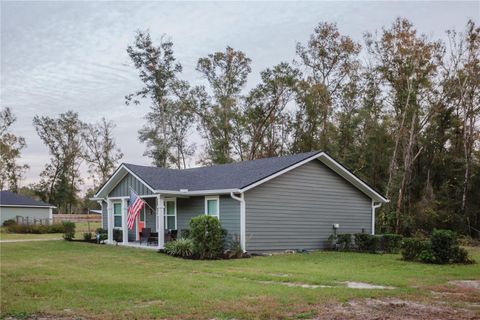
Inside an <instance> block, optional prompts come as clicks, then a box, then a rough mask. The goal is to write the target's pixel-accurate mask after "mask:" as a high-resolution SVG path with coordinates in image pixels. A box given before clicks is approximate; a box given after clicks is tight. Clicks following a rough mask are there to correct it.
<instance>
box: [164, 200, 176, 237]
mask: <svg viewBox="0 0 480 320" xmlns="http://www.w3.org/2000/svg"><path fill="white" fill-rule="evenodd" d="M165 229H168V230H176V229H177V201H176V200H175V199H173V200H168V199H166V200H165Z"/></svg>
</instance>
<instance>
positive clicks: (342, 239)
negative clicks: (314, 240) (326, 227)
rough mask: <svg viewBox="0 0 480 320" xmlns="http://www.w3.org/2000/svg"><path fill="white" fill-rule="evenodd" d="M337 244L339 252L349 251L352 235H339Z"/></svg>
mask: <svg viewBox="0 0 480 320" xmlns="http://www.w3.org/2000/svg"><path fill="white" fill-rule="evenodd" d="M337 244H338V246H339V249H340V250H350V249H351V248H352V235H351V234H350V233H344V234H339V235H338V236H337Z"/></svg>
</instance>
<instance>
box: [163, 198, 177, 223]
mask: <svg viewBox="0 0 480 320" xmlns="http://www.w3.org/2000/svg"><path fill="white" fill-rule="evenodd" d="M167 202H173V204H174V209H175V210H174V212H175V213H174V214H173V215H167ZM167 217H175V229H168V228H167V227H168V223H167V221H168V219H167ZM163 223H164V225H163V228H164V229H165V230H178V225H177V223H178V219H177V198H165V199H164V211H163Z"/></svg>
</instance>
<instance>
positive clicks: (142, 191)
mask: <svg viewBox="0 0 480 320" xmlns="http://www.w3.org/2000/svg"><path fill="white" fill-rule="evenodd" d="M130 187H132V188H133V190H134V191H135V192H136V193H137V194H138V195H140V196H142V195H150V194H153V193H152V192H151V191H150V189H148V187H147V186H145V184H143V183H142V182H141V181H140V180H138V179H137V178H135V177H134V176H133V175H131V174H130V173H128V174H127V175H126V176H125V177H124V178H123V179H122V180H121V181H120V182H119V183H118V184H117V185H116V186H115V188H113V190H112V191H111V192H110V193H109V195H108V196H109V197H126V196H130Z"/></svg>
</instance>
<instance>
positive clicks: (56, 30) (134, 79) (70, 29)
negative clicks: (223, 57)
mask: <svg viewBox="0 0 480 320" xmlns="http://www.w3.org/2000/svg"><path fill="white" fill-rule="evenodd" d="M479 3H480V2H478V1H472V2H332V1H330V2H298V3H293V2H258V3H257V2H177V3H173V2H40V1H35V2H25V1H22V2H7V1H2V2H1V31H0V37H1V84H0V87H1V106H2V107H4V106H9V107H11V108H12V110H13V111H14V113H15V115H16V116H17V118H18V121H17V123H16V124H15V125H14V127H13V131H14V133H16V134H18V135H21V136H24V137H25V139H26V141H27V144H28V146H27V148H26V149H25V150H24V151H23V154H22V162H23V163H28V164H29V165H30V167H31V169H30V170H29V171H28V173H27V174H26V178H25V179H24V181H23V183H22V184H28V183H31V182H35V181H37V180H38V175H39V173H40V171H41V170H42V168H43V166H44V165H45V163H46V162H47V161H48V158H49V155H48V152H47V150H46V148H45V147H44V146H43V145H42V143H41V141H40V140H39V138H38V137H37V135H36V133H35V130H34V128H33V126H32V119H33V116H34V115H49V116H56V115H58V114H60V113H62V112H65V111H67V110H74V111H76V112H78V113H79V115H80V117H81V119H82V120H84V121H87V122H94V121H97V120H99V119H100V118H101V117H106V118H107V119H109V120H113V121H114V122H115V123H116V124H117V128H116V131H115V133H116V139H117V143H118V145H119V146H120V148H121V149H122V151H123V152H124V154H125V157H124V159H123V161H125V162H133V163H138V164H148V163H149V162H150V161H149V160H148V159H147V158H145V157H143V156H142V154H143V151H144V145H142V144H141V143H139V142H138V141H137V131H138V129H139V128H140V127H141V126H142V124H143V123H144V120H143V116H144V115H145V113H146V112H147V111H148V105H142V106H138V107H132V106H130V107H127V106H125V104H124V96H125V95H126V94H129V93H131V92H133V91H134V90H136V89H138V88H139V87H140V86H141V83H140V82H139V80H138V76H137V73H136V71H135V69H134V68H133V66H132V64H131V63H130V61H129V58H128V56H127V54H126V51H125V49H126V47H127V45H128V44H130V43H131V42H132V40H133V37H134V34H135V31H136V30H139V29H141V30H145V29H148V30H150V32H151V34H152V36H153V38H154V39H157V40H158V39H159V38H160V37H161V36H162V34H165V35H167V36H169V37H170V38H171V39H172V40H173V42H174V45H175V54H176V56H177V59H178V60H179V61H180V62H181V63H182V64H183V66H184V73H183V77H184V78H185V79H186V80H189V81H190V82H192V83H200V82H201V81H202V79H200V78H199V75H198V74H197V73H196V72H195V64H196V61H197V59H198V58H199V57H203V56H205V55H207V54H209V53H212V52H214V51H219V50H223V49H224V48H225V47H226V46H227V45H229V46H232V47H234V48H235V49H240V50H243V51H244V52H246V53H247V55H248V56H249V57H250V58H252V60H253V63H252V74H251V76H250V78H249V83H250V84H253V83H255V82H256V81H257V80H258V73H259V72H260V71H261V70H262V69H264V68H266V67H269V66H272V65H274V64H276V63H278V62H280V61H291V60H292V59H293V58H294V56H295V44H296V42H298V41H300V42H305V41H306V39H307V38H308V36H309V34H310V33H311V32H312V30H313V28H314V27H315V25H316V24H317V23H318V22H320V21H328V22H336V23H337V24H338V27H339V29H340V30H341V32H343V33H345V34H348V35H350V36H351V37H352V38H354V39H355V40H357V41H361V40H362V34H363V33H364V32H365V31H372V32H373V31H375V30H379V29H381V27H382V26H388V25H390V24H391V23H392V21H393V20H394V19H395V18H396V17H399V16H400V17H406V18H408V19H410V20H411V21H412V22H413V23H414V24H415V26H416V27H417V28H418V30H419V31H420V32H422V33H425V34H427V35H428V36H430V37H432V38H435V39H438V38H442V39H444V38H445V33H444V32H445V30H447V29H452V28H453V29H457V30H463V28H464V26H465V24H466V22H467V20H468V19H473V20H475V21H476V22H477V23H478V21H479V19H480V5H479ZM193 134H195V133H193ZM192 165H193V164H192Z"/></svg>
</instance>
